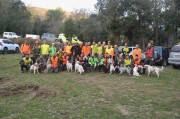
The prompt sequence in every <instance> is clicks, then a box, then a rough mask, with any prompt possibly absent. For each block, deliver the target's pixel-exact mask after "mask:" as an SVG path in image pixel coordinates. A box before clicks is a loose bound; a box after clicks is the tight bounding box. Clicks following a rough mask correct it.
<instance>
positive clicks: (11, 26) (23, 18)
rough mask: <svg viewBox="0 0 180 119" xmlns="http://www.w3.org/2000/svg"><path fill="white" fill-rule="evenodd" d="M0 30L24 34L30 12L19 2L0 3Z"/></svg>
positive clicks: (6, 1)
mask: <svg viewBox="0 0 180 119" xmlns="http://www.w3.org/2000/svg"><path fill="white" fill-rule="evenodd" d="M0 16H1V19H0V21H1V22H0V30H1V31H2V32H3V31H14V32H16V33H18V34H21V35H23V34H25V33H26V32H27V28H28V27H29V25H30V17H31V14H30V12H29V11H28V10H27V9H26V6H25V4H24V3H23V2H22V1H20V0H1V1H0Z"/></svg>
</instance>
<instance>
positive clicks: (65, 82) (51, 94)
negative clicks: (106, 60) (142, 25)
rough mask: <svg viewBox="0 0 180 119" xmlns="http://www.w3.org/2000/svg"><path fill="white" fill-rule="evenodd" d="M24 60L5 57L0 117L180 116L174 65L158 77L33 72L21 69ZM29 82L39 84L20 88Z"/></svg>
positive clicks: (0, 68) (0, 71)
mask: <svg viewBox="0 0 180 119" xmlns="http://www.w3.org/2000/svg"><path fill="white" fill-rule="evenodd" d="M20 58H21V56H20V55H13V54H8V55H0V118H3V119H9V118H10V119H12V118H13V119H30V118H31V119H60V118H68V119H69V118H73V119H84V118H90V119H94V118H98V119H110V118H111V119H121V118H122V119H124V118H127V119H154V118H155V119H169V118H172V119H178V118H180V74H179V73H180V71H179V70H174V69H172V68H171V67H170V66H169V67H165V70H164V72H162V73H161V76H160V78H159V79H158V78H156V76H155V75H152V76H151V77H147V76H146V75H143V76H142V77H133V76H127V75H126V74H124V75H117V74H115V75H109V74H102V73H99V72H91V73H85V74H83V75H78V74H74V73H68V72H66V71H64V72H60V73H58V74H40V75H34V74H29V73H21V72H20V68H19V64H18V63H19V60H20ZM29 85H31V86H38V87H39V88H38V89H37V90H33V89H23V88H22V89H21V88H17V87H23V86H29ZM14 89H18V90H14ZM13 91H14V92H13ZM18 91H19V92H18ZM4 93H7V94H8V95H6V96H5V95H4Z"/></svg>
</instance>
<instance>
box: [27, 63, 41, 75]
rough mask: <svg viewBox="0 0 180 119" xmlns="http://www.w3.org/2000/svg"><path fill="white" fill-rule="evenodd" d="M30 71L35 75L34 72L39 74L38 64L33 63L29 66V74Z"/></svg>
mask: <svg viewBox="0 0 180 119" xmlns="http://www.w3.org/2000/svg"><path fill="white" fill-rule="evenodd" d="M32 70H33V71H34V74H36V71H37V73H38V74H39V64H38V63H34V64H33V65H31V67H30V70H29V73H31V71H32Z"/></svg>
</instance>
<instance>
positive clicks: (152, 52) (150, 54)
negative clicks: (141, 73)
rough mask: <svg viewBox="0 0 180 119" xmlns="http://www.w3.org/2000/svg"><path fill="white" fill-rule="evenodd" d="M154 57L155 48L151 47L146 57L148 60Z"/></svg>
mask: <svg viewBox="0 0 180 119" xmlns="http://www.w3.org/2000/svg"><path fill="white" fill-rule="evenodd" d="M153 55H154V47H150V48H148V49H147V51H146V57H147V58H153Z"/></svg>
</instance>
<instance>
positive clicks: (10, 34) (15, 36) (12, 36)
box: [3, 32, 21, 38]
mask: <svg viewBox="0 0 180 119" xmlns="http://www.w3.org/2000/svg"><path fill="white" fill-rule="evenodd" d="M20 37H21V36H18V35H17V34H16V33H14V32H4V33H3V38H20Z"/></svg>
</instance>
